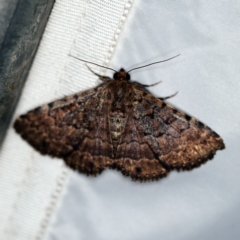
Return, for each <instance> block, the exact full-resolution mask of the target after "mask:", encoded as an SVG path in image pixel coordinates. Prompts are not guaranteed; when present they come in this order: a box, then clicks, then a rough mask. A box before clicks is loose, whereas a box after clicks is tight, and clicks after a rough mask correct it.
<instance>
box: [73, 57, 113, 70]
mask: <svg viewBox="0 0 240 240" xmlns="http://www.w3.org/2000/svg"><path fill="white" fill-rule="evenodd" d="M68 56H70V57H72V58H75V59H77V60H80V61H82V62H86V63H90V64H93V65H96V66H98V67H103V68H106V69H109V70H112V71H114V72H117V71H116V70H114V69H112V68H110V67H105V66H103V65H100V64H97V63H94V62H90V61H86V60H84V59H81V58H77V57H74V56H72V55H68Z"/></svg>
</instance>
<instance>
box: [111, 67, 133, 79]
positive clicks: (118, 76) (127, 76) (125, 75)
mask: <svg viewBox="0 0 240 240" xmlns="http://www.w3.org/2000/svg"><path fill="white" fill-rule="evenodd" d="M113 78H114V80H123V81H124V80H125V81H129V80H130V74H129V73H127V72H126V71H125V70H124V69H123V68H121V69H120V70H119V71H118V72H115V73H114V75H113Z"/></svg>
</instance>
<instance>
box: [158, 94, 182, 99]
mask: <svg viewBox="0 0 240 240" xmlns="http://www.w3.org/2000/svg"><path fill="white" fill-rule="evenodd" d="M177 94H178V92H175V93H174V94H173V95H170V96H168V97H163V98H158V99H160V100H162V101H163V100H166V99H169V98H172V97H174V96H176V95H177Z"/></svg>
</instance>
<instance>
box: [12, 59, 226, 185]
mask: <svg viewBox="0 0 240 240" xmlns="http://www.w3.org/2000/svg"><path fill="white" fill-rule="evenodd" d="M175 57H176V56H175ZM171 59H172V58H171ZM167 60H170V59H167ZM167 60H164V61H167ZM159 62H163V61H159ZM157 63H158V62H157ZM154 64H155V63H154ZM96 65H97V64H96ZM148 65H151V64H148ZM148 65H146V66H148ZM143 67H145V66H143ZM135 69H137V68H134V69H132V70H135ZM132 70H131V71H132ZM114 71H115V70H114ZM129 72H130V71H128V72H126V71H125V70H124V69H120V71H118V72H116V71H115V74H114V75H113V79H111V78H109V77H105V76H100V75H98V74H96V73H94V74H96V75H97V76H99V78H100V80H102V81H103V83H102V84H100V85H99V86H97V87H96V88H93V89H90V90H87V91H83V92H80V93H77V94H75V95H72V96H68V97H65V98H63V99H61V100H58V101H55V102H52V103H49V104H45V105H43V106H41V107H39V108H36V109H34V110H32V111H29V112H28V113H27V114H25V115H21V116H20V117H19V118H18V119H17V120H16V121H15V123H14V128H15V129H16V131H17V132H18V133H19V134H20V135H21V136H22V138H23V139H25V140H26V141H27V142H28V143H29V144H31V145H32V146H33V147H34V148H35V149H36V150H38V151H39V152H40V153H41V154H47V155H50V156H52V157H57V158H62V159H64V161H65V163H66V164H67V165H68V166H70V167H71V168H72V169H76V170H78V171H79V172H81V173H85V174H87V175H88V174H91V175H96V174H98V173H101V172H102V171H103V170H104V169H105V168H114V169H117V170H120V171H121V172H122V173H123V174H124V175H127V176H131V177H132V179H134V180H141V181H144V180H156V179H159V178H162V177H165V176H166V175H167V174H168V173H169V172H170V171H171V170H173V169H176V170H191V169H193V168H195V167H198V166H200V165H201V164H202V163H205V162H206V161H207V160H208V159H212V158H213V156H214V154H215V153H216V151H217V150H221V149H224V147H225V146H224V143H223V140H222V138H221V137H220V136H219V135H218V134H217V133H216V132H214V131H212V130H211V129H210V128H209V127H207V126H206V125H204V124H203V123H201V122H200V121H197V120H196V119H195V118H192V117H190V116H188V115H187V114H185V113H183V112H181V111H179V110H177V109H175V108H174V107H172V106H171V105H169V104H166V103H165V102H164V100H165V99H167V98H156V97H154V96H153V95H152V94H151V93H149V91H148V90H146V88H145V87H149V86H145V85H141V84H140V83H136V82H130V75H129ZM153 85H154V84H153ZM153 85H150V86H153Z"/></svg>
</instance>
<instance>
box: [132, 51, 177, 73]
mask: <svg viewBox="0 0 240 240" xmlns="http://www.w3.org/2000/svg"><path fill="white" fill-rule="evenodd" d="M180 55H181V54H178V55H176V56H174V57H171V58H168V59H165V60H162V61H158V62H153V63H150V64H147V65H143V66H141V67H136V68H133V69H131V70H129V71H128V72H127V73H130V72H131V71H133V70H136V69H139V68H144V67H148V66H150V65H153V64H157V63H162V62H167V61H169V60H171V59H173V58H176V57H178V56H180Z"/></svg>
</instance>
